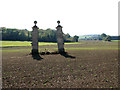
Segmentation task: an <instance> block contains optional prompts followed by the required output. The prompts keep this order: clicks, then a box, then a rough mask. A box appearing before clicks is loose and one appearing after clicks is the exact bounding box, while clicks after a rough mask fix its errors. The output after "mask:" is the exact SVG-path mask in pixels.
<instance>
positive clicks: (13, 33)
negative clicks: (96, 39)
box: [0, 27, 79, 42]
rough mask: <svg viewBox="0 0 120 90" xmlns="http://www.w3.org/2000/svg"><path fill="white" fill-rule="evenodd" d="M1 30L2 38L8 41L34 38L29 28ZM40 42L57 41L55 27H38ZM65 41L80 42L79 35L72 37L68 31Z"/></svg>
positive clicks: (3, 28)
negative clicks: (44, 28)
mask: <svg viewBox="0 0 120 90" xmlns="http://www.w3.org/2000/svg"><path fill="white" fill-rule="evenodd" d="M0 32H2V40H8V41H31V40H32V31H29V30H27V29H22V30H20V29H12V28H5V27H2V28H0ZM38 32H39V36H38V41H39V42H57V39H56V30H54V29H50V28H49V29H46V30H43V29H38ZM63 37H64V41H65V42H78V38H79V37H78V36H76V35H75V36H73V37H71V36H70V35H69V34H68V33H67V34H63Z"/></svg>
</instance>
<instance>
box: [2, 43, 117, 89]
mask: <svg viewBox="0 0 120 90" xmlns="http://www.w3.org/2000/svg"><path fill="white" fill-rule="evenodd" d="M67 46H69V45H67ZM45 47H46V46H41V48H45ZM51 47H54V46H51ZM70 47H71V45H70ZM73 47H79V46H78V45H76V46H75V45H74V46H73ZM16 48H17V47H16ZM22 48H23V47H22ZM49 48H50V46H49ZM19 49H20V48H19ZM67 52H68V55H67V57H66V56H64V55H60V54H50V55H40V56H39V57H37V58H34V56H32V55H29V52H3V55H2V56H3V58H2V81H3V88H117V87H118V50H105V49H103V50H67Z"/></svg>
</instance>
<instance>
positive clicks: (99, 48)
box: [65, 47, 120, 50]
mask: <svg viewBox="0 0 120 90" xmlns="http://www.w3.org/2000/svg"><path fill="white" fill-rule="evenodd" d="M65 49H66V50H117V49H120V48H115V47H87V48H81V47H71V48H70V47H69V48H65Z"/></svg>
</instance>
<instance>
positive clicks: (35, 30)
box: [32, 21, 39, 54]
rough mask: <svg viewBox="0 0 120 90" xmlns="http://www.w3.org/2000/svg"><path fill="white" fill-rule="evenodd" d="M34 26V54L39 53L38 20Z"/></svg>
mask: <svg viewBox="0 0 120 90" xmlns="http://www.w3.org/2000/svg"><path fill="white" fill-rule="evenodd" d="M34 24H35V25H34V26H33V27H32V29H33V31H32V54H39V53H38V29H39V28H38V27H37V26H36V24H37V21H34Z"/></svg>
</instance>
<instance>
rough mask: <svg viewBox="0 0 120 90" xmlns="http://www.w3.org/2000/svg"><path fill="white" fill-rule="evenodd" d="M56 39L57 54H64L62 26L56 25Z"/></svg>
mask: <svg viewBox="0 0 120 90" xmlns="http://www.w3.org/2000/svg"><path fill="white" fill-rule="evenodd" d="M56 29H57V32H56V37H57V45H58V51H59V53H64V52H65V50H64V38H63V32H62V26H60V25H58V26H57V27H56Z"/></svg>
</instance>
